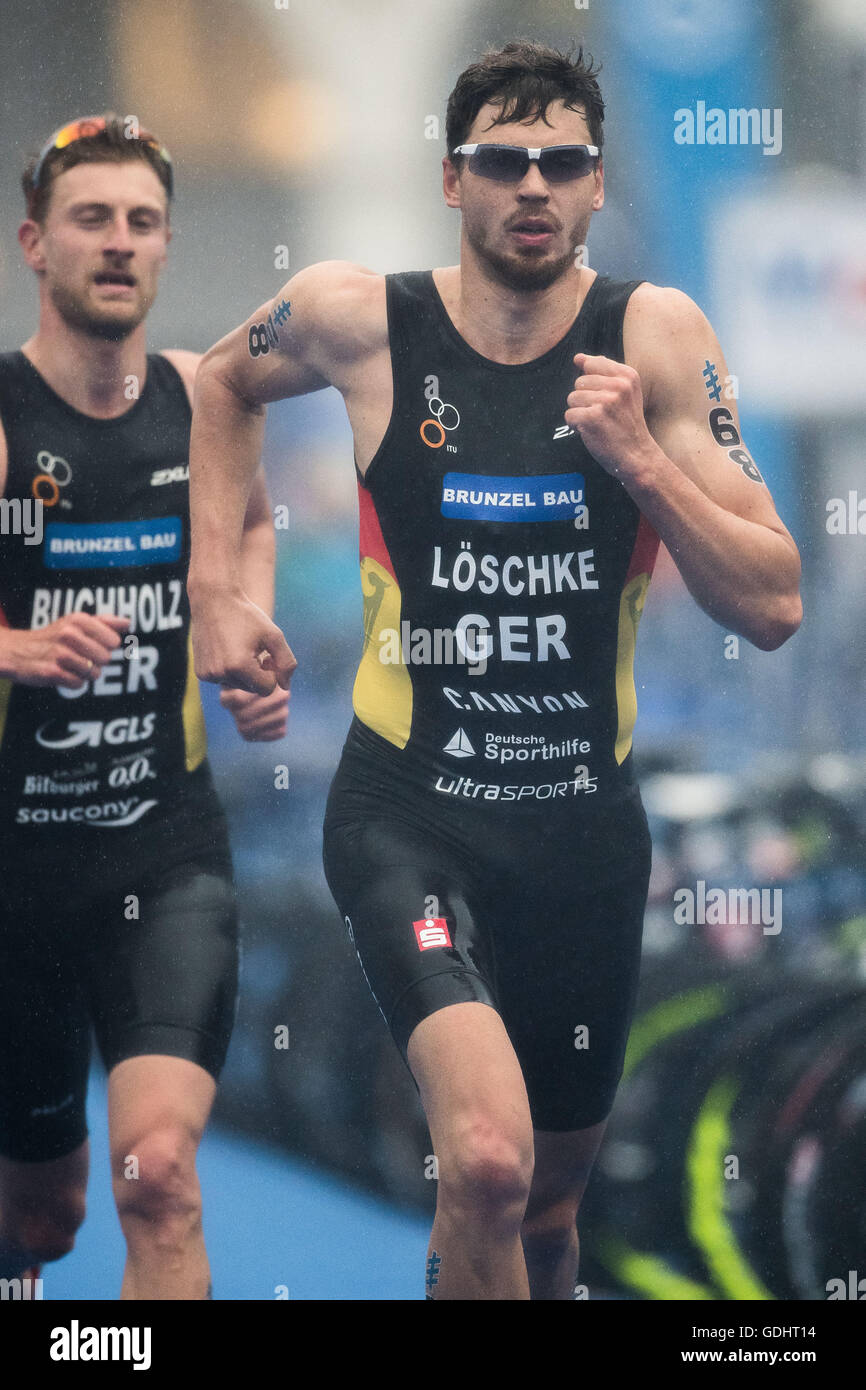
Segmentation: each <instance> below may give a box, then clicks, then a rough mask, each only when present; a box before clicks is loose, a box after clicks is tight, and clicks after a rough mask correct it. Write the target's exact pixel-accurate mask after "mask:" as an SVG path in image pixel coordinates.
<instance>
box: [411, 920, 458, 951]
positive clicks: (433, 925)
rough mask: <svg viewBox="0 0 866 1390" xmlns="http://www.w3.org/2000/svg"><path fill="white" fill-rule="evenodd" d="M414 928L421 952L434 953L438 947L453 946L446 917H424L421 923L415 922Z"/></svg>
mask: <svg viewBox="0 0 866 1390" xmlns="http://www.w3.org/2000/svg"><path fill="white" fill-rule="evenodd" d="M412 926H413V927H414V929H415V940H416V941H417V942H418V950H419V951H432V950H434V948H436V947H440V946H450V945H451V936H450V934H449V931H448V923H447V922H446V921H445V918H444V917H422V918H421V920H420V922H413V923H412Z"/></svg>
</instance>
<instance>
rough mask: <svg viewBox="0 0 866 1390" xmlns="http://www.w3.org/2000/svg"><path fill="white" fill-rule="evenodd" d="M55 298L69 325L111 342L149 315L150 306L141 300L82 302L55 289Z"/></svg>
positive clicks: (124, 334)
mask: <svg viewBox="0 0 866 1390" xmlns="http://www.w3.org/2000/svg"><path fill="white" fill-rule="evenodd" d="M52 299H53V301H54V305H55V308H56V309H57V310H58V312H59V314H60V316H61V318H62V319H63V321H64V323H66V324H68V326H69V327H70V328H75V329H77V331H78V332H79V333H86V334H87V336H88V337H89V338H98V339H100V340H101V341H102V342H108V343H120V342H123V340H124V338H128V337H129V335H130V333H134V332H135V330H136V328H137V327H138V325H139V324H140V323H141V322H142V320H143V319H144V318H145V317H146V315H147V310H148V307H149V306H148V305H146V304H142V303H140V302H139V303H136V304H128V305H120V304H118V305H117V306H116V308H114V309H112V308H111V307H110V306H106V307H103V306H101V305H99V306H95V305H94V304H92V303H83V302H82V301H81V299H80V298H78V297H75V298H72V297H67V296H66V295H64V294H61V293H58V292H56V291H55V292H54V294H53V295H52Z"/></svg>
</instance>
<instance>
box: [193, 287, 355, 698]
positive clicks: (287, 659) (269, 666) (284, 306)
mask: <svg viewBox="0 0 866 1390" xmlns="http://www.w3.org/2000/svg"><path fill="white" fill-rule="evenodd" d="M380 287H381V277H378V276H374V275H372V274H371V273H370V272H367V271H364V270H363V269H361V268H360V267H357V266H352V265H349V264H347V263H345V262H336V261H332V262H324V263H322V264H320V265H315V266H310V267H309V268H308V269H306V270H303V271H301V272H300V273H299V274H298V275H296V276H294V277H293V279H292V280H290V281H289V282H288V284H287V285H285V286H284V288H283V289H282V290H281V291H280V293H279V294H278V295H276V296H275V298H274V299H273V300H272V301H271V302H270V303H268V304H265V305H263V306H262V307H261V309H259V310H258V311H257V312H256V313H255V314H253V315H252V316H251V317H250V318H249V319H248V320H247V321H246V323H244V324H243V325H242V326H241V327H240V328H238V329H236V330H235V331H234V332H233V333H230V334H228V335H227V337H225V338H223V339H222V340H221V341H220V342H219V343H217V344H216V346H215V347H213V348H212V349H211V350H210V352H208V353H207V354H206V355H205V358H204V360H203V362H202V364H201V366H200V368H199V372H198V376H197V379H196V395H195V408H194V411H193V428H192V439H191V444H190V511H191V518H192V554H191V562H190V572H189V582H188V587H189V596H190V604H191V606H192V610H193V620H194V626H193V643H194V648H195V653H196V670H197V673H198V674H199V676H200V677H201V678H202V679H204V680H212V681H216V682H218V683H220V684H224V685H235V686H237V687H238V688H239V689H242V690H249V691H253V692H256V693H258V694H268V693H269V692H270V691H271V690H273V688H274V683H275V678H276V679H277V680H278V681H279V684H280V685H282V686H283V687H284V688H287V687H288V681H289V678H290V676H291V672H292V670H293V669H294V666H295V664H296V663H295V660H294V657H293V656H292V654H291V652H290V651H289V648H288V646H287V645H286V642H285V639H284V638H283V635H282V633H281V632H280V631H279V629H278V628H276V627H275V626H274V624H273V623H272V622H270V620H269V618H268V616H267V614H266V613H264V612H263V611H262V609H261V607H260V606H258V605H257V604H256V603H255V602H252V601H251V596H250V595H248V594H247V593H246V591H245V588H244V575H243V543H242V538H243V519H244V516H245V513H246V509H247V504H248V501H249V495H250V489H251V487H252V482H253V478H254V477H255V473H256V469H257V468H258V464H259V458H260V455H261V448H262V440H263V436H264V423H265V406H266V405H267V404H268V403H269V402H271V401H275V400H281V399H284V398H285V397H288V396H298V395H304V394H307V393H308V392H311V391H318V390H321V389H323V388H324V387H326V386H329V385H332V384H334V385H338V386H339V385H341V383H342V380H343V373H344V372H345V371H346V369H347V368H348V367H349V366H350V365H351V363H352V362H353V361H356V360H357V358H358V357H359V356H361V355H362V354H363V353H364V351H366V339H365V335H369V333H370V325H371V323H372V321H373V319H374V317H375V315H373V314H371V312H370V306H371V304H372V302H373V299H374V297H375V295H376V294H377V293H381V290H380Z"/></svg>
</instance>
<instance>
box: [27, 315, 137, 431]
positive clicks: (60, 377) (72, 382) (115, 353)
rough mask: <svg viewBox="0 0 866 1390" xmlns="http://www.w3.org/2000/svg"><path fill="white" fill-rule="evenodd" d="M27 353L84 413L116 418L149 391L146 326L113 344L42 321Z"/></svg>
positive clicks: (51, 383) (42, 373)
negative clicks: (46, 324) (146, 390)
mask: <svg viewBox="0 0 866 1390" xmlns="http://www.w3.org/2000/svg"><path fill="white" fill-rule="evenodd" d="M21 351H22V352H23V353H24V355H25V357H27V358H29V360H30V361H31V362H32V364H33V366H34V367H35V368H36V370H37V371H38V372H39V375H40V376H41V377H42V378H43V379H44V380H45V381H46V382H47V383H48V385H49V386H50V387H51V389H52V391H56V392H57V394H58V396H60V397H62V399H63V400H64V401H66V402H67V404H68V405H71V406H72V407H73V408H74V409H75V410H80V411H81V413H82V414H84V415H93V416H94V417H95V418H96V419H101V420H111V419H114V418H115V417H116V416H118V415H125V414H126V412H127V411H128V410H130V409H131V407H132V405H133V403H134V402H135V400H136V399H137V398H138V397H139V396H140V395H141V393H142V391H143V390H144V382H145V377H146V375H147V349H146V341H145V326H144V324H143V323H140V324H139V325H138V327H137V328H135V329H133V331H132V333H130V335H129V337H128V338H123V339H121V340H120V341H118V342H110V341H108V340H107V339H105V338H97V337H94V336H93V335H91V334H89V333H84V332H82V331H81V330H80V329H77V328H72V327H71V326H70V325H68V324H66V323H62V322H61V323H60V324H58V325H56V326H52V327H51V328H50V329H47V328H46V326H45V325H44V323H41V324H40V326H39V328H38V329H37V331H36V332H35V333H34V335H33V337H32V338H28V340H27V342H26V343H24V344H23V346H22V349H21Z"/></svg>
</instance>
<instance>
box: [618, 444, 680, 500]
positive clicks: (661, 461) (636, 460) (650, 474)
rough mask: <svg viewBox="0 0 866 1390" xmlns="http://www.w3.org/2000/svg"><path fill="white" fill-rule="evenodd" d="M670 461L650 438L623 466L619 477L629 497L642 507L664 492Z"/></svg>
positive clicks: (670, 465)
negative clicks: (642, 503) (641, 504)
mask: <svg viewBox="0 0 866 1390" xmlns="http://www.w3.org/2000/svg"><path fill="white" fill-rule="evenodd" d="M672 466H673V465H672V464H671V461H670V459H669V458H668V456H667V454H666V453H665V452H664V450H663V449H662V448H660V447H659V445H658V444H657V443H656V441H655V440H654V439H653V438H652V436H650V438H649V440H648V441H647V443H646V444H644V445H642V446H641V448H640V449H638V450H637V451H636V452H635V453H634V454H633V455H632V456H631V457H630V458H629V460H628V463H627V464H626V465H624V466H623V468H622V469H621V471H620V474H619V477H620V481H621V482H622V485H623V487H624V488H625V489H626V491H627V492H628V494H629V496H630V497H631V498H632V499H633V500H634V501H635V502H637V503H638V505H640V503H641V502H648V501H651V500H652V498H654V497H658V496H660V495H661V494H662V493H663V492H664V480H665V475H666V473H667V472H668V470H669V469H670V468H671V467H672Z"/></svg>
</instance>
